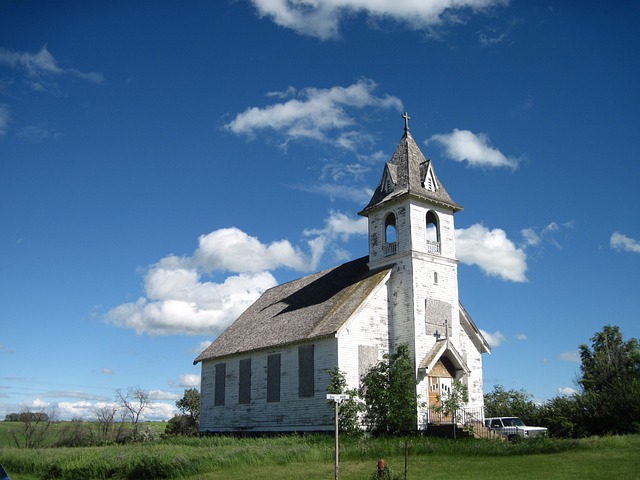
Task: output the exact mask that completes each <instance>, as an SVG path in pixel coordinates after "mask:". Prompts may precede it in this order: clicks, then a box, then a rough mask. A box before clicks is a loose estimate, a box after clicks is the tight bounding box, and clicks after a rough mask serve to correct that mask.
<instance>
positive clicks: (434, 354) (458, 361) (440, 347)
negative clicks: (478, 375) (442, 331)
mask: <svg viewBox="0 0 640 480" xmlns="http://www.w3.org/2000/svg"><path fill="white" fill-rule="evenodd" d="M442 355H445V356H446V357H447V358H448V359H449V360H451V363H453V366H454V367H455V369H456V370H461V371H463V372H464V373H466V374H469V372H471V370H470V369H469V367H468V366H467V363H466V362H465V361H464V357H463V356H462V355H460V353H459V352H458V350H456V348H455V347H454V346H453V344H452V343H451V342H450V341H449V339H448V338H443V339H441V340H438V341H436V343H435V345H434V346H433V347H432V348H431V351H429V353H427V354H426V355H425V357H424V358H423V359H422V360H421V361H420V363H419V364H418V370H424V372H425V373H426V374H427V375H428V374H429V373H430V372H431V370H432V369H433V367H434V365H435V364H436V362H437V361H438V360H440V357H442Z"/></svg>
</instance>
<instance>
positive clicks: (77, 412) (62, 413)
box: [53, 394, 181, 422]
mask: <svg viewBox="0 0 640 480" xmlns="http://www.w3.org/2000/svg"><path fill="white" fill-rule="evenodd" d="M171 397H172V399H173V398H175V400H177V399H179V398H180V397H181V395H177V394H172V395H171ZM175 400H174V401H173V402H172V403H166V402H158V401H152V402H150V403H149V404H148V405H147V406H146V407H145V409H144V410H143V411H142V414H141V415H140V421H143V422H144V421H146V422H152V421H165V420H169V419H170V418H171V417H173V416H174V415H176V414H177V412H178V409H177V408H176V406H175ZM54 405H55V407H53V409H54V410H55V418H56V419H58V420H73V419H82V420H94V419H95V417H96V415H95V412H96V410H97V409H99V408H102V407H114V408H118V407H119V405H117V404H115V403H113V402H88V401H79V402H59V403H57V404H54ZM117 419H118V420H119V419H120V416H119V414H118V415H117Z"/></svg>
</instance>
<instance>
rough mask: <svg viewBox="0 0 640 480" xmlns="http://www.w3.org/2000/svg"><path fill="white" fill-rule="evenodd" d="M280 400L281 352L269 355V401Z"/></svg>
mask: <svg viewBox="0 0 640 480" xmlns="http://www.w3.org/2000/svg"><path fill="white" fill-rule="evenodd" d="M279 401H280V354H279V353H274V354H273V355H269V356H268V357H267V402H279Z"/></svg>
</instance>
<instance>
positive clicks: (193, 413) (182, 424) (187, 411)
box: [164, 388, 200, 435]
mask: <svg viewBox="0 0 640 480" xmlns="http://www.w3.org/2000/svg"><path fill="white" fill-rule="evenodd" d="M176 407H178V409H180V412H182V415H176V416H174V417H173V418H171V420H169V422H168V423H167V428H165V431H164V433H165V434H167V435H196V434H197V433H198V431H199V426H200V392H198V390H197V389H195V388H188V389H186V390H185V391H184V395H183V396H182V398H181V399H180V400H178V401H176Z"/></svg>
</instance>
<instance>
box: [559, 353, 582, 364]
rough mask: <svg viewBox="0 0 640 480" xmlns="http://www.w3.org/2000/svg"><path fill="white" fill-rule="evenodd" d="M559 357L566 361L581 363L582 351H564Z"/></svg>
mask: <svg viewBox="0 0 640 480" xmlns="http://www.w3.org/2000/svg"><path fill="white" fill-rule="evenodd" d="M559 358H560V360H562V361H564V362H574V363H580V352H578V351H577V350H573V351H571V352H562V353H561V354H560V357H559Z"/></svg>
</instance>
